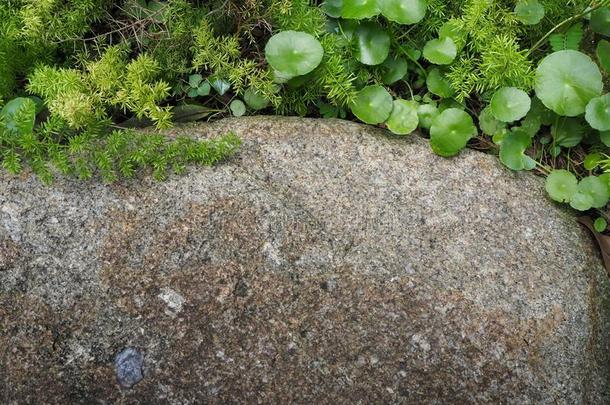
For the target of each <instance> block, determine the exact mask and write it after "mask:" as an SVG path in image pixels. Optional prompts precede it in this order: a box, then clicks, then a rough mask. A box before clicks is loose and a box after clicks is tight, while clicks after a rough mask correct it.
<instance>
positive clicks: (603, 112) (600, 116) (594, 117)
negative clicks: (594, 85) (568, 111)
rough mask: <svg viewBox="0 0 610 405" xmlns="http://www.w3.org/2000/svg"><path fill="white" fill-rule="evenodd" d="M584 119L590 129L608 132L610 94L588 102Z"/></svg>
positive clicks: (609, 129)
mask: <svg viewBox="0 0 610 405" xmlns="http://www.w3.org/2000/svg"><path fill="white" fill-rule="evenodd" d="M585 119H586V120H587V122H588V123H589V125H591V128H594V129H597V130H598V131H610V93H608V94H605V95H603V96H601V97H596V98H594V99H592V100H591V101H589V104H587V108H586V110H585Z"/></svg>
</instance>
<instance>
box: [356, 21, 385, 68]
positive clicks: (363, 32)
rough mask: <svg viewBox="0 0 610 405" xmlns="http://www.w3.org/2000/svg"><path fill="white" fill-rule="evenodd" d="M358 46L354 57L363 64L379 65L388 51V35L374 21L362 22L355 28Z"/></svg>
mask: <svg viewBox="0 0 610 405" xmlns="http://www.w3.org/2000/svg"><path fill="white" fill-rule="evenodd" d="M356 38H357V40H358V48H357V50H356V58H357V59H358V60H359V61H360V62H361V63H364V64H365V65H379V64H381V63H383V62H384V61H385V60H386V59H387V57H388V54H389V53H390V36H389V35H388V33H387V32H386V31H385V29H383V27H382V26H381V25H379V24H377V23H374V22H366V23H362V24H361V25H360V26H359V27H358V28H357V29H356Z"/></svg>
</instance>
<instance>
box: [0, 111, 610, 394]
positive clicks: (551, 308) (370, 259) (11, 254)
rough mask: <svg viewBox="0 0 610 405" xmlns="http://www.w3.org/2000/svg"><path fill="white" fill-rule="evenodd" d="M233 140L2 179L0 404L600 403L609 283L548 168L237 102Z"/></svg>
mask: <svg viewBox="0 0 610 405" xmlns="http://www.w3.org/2000/svg"><path fill="white" fill-rule="evenodd" d="M228 130H233V131H235V132H236V133H238V134H239V135H240V136H241V137H242V138H243V140H244V145H243V147H242V149H241V151H240V152H239V154H238V155H237V156H236V157H234V158H232V159H231V160H230V161H229V162H226V163H224V164H222V165H220V166H218V167H215V168H203V169H202V168H192V169H190V171H189V173H187V174H186V175H183V176H172V177H171V178H170V179H169V180H168V181H165V182H155V181H153V180H151V179H150V178H149V177H143V178H140V179H137V180H133V181H128V182H122V183H119V184H113V185H103V184H99V183H96V182H86V183H83V182H78V181H71V180H60V181H57V182H56V183H55V184H54V185H53V186H52V187H45V186H42V185H41V184H39V182H38V181H36V180H35V179H33V178H31V177H29V176H28V175H23V176H21V177H19V178H15V177H10V176H8V175H5V174H2V175H0V189H1V190H2V192H1V195H0V362H1V363H0V403H2V404H46V403H48V404H72V403H82V404H111V403H119V402H120V403H125V404H138V403H139V404H157V403H159V404H203V403H219V404H220V403H222V404H225V403H247V404H256V403H260V404H288V403H298V404H373V403H375V404H380V403H405V404H415V403H437V404H440V403H460V404H461V403H489V404H498V403H511V404H527V403H532V404H555V403H559V404H601V403H605V402H608V397H607V394H608V391H609V387H610V373H609V370H610V359H609V355H610V350H609V345H610V340H609V338H610V327H609V326H610V306H609V300H608V298H609V293H610V292H609V289H608V280H607V276H606V274H605V271H604V268H603V267H602V263H601V259H600V256H599V253H598V252H597V250H596V247H595V245H594V243H593V241H592V238H591V236H590V235H589V234H588V233H587V231H586V230H584V229H583V228H582V227H581V226H580V225H578V224H577V223H576V221H575V218H574V217H573V216H572V214H570V213H568V212H566V211H564V210H563V209H562V208H560V207H558V206H556V205H554V204H553V203H551V202H549V201H548V199H547V198H546V197H545V195H544V191H543V186H542V183H543V182H542V180H541V179H539V178H536V177H535V176H534V175H532V174H529V173H512V172H510V171H508V170H505V169H504V168H503V167H502V166H501V164H500V163H498V161H497V158H495V157H493V156H488V155H485V154H482V153H477V152H474V151H465V152H463V153H462V154H460V156H458V157H456V158H453V159H443V158H439V157H437V156H435V155H433V154H432V153H431V152H430V150H429V147H428V145H427V142H426V141H425V140H424V139H422V138H420V137H418V136H411V137H402V138H399V137H391V136H389V135H388V134H387V133H386V132H384V131H381V130H377V129H373V128H370V127H365V126H361V125H357V124H353V123H346V122H340V121H323V120H304V119H276V118H267V117H265V118H245V119H236V120H226V121H221V122H218V123H216V124H213V125H201V126H194V127H188V128H183V129H177V130H174V132H173V133H177V132H183V133H192V134H193V135H202V136H208V135H212V136H213V135H216V134H220V133H224V132H226V131H228Z"/></svg>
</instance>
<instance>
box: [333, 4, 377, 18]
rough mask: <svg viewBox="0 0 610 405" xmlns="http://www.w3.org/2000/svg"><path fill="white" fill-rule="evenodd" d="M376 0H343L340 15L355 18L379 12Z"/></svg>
mask: <svg viewBox="0 0 610 405" xmlns="http://www.w3.org/2000/svg"><path fill="white" fill-rule="evenodd" d="M377 2H378V1H377V0H343V12H342V14H341V17H343V18H350V19H355V20H362V19H363V18H371V17H374V16H376V15H377V14H379V13H380V10H379V7H377Z"/></svg>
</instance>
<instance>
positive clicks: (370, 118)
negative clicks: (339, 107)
mask: <svg viewBox="0 0 610 405" xmlns="http://www.w3.org/2000/svg"><path fill="white" fill-rule="evenodd" d="M392 108H393V103H392V96H391V95H390V93H388V91H387V90H386V89H385V88H384V87H382V86H379V85H374V86H367V87H365V88H363V89H362V90H360V91H359V92H358V95H357V96H356V100H355V102H354V103H353V104H352V106H351V109H352V112H353V113H354V115H355V116H356V117H358V119H359V120H360V121H362V122H366V123H367V124H372V125H375V124H379V123H382V122H384V121H385V120H387V119H388V118H389V117H390V113H391V112H392Z"/></svg>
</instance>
